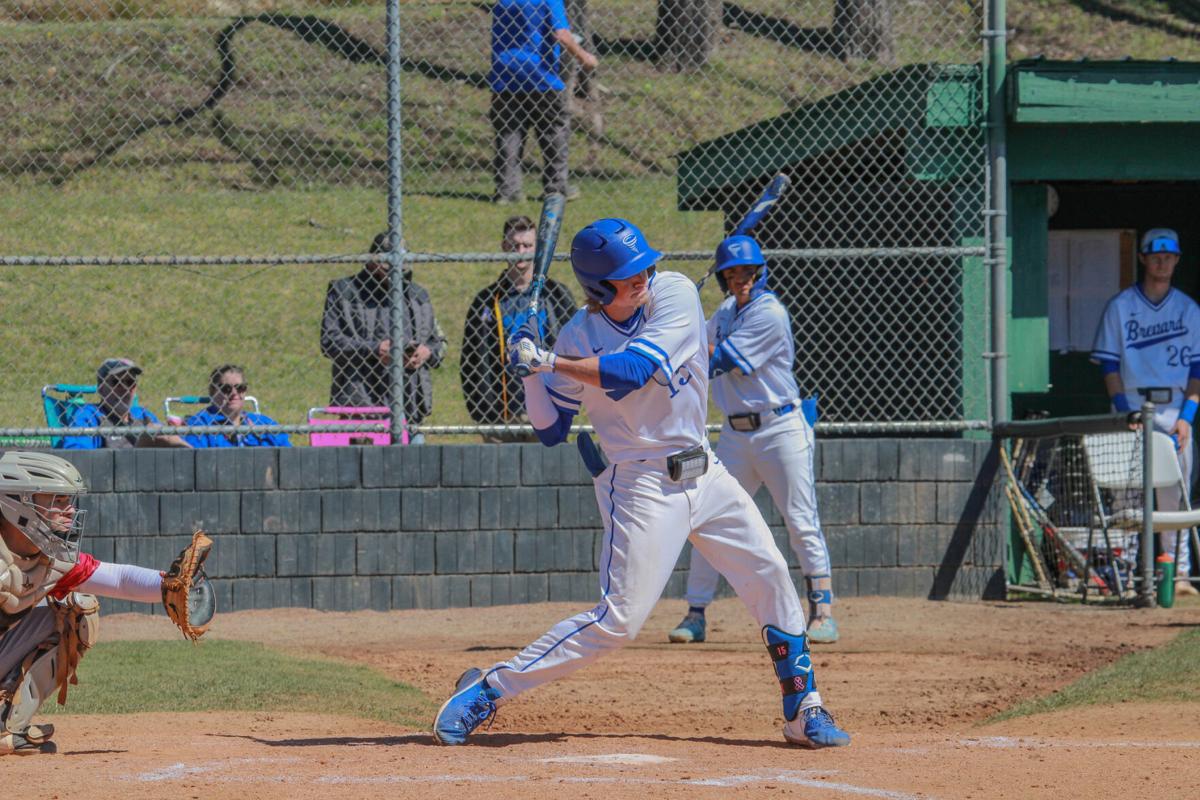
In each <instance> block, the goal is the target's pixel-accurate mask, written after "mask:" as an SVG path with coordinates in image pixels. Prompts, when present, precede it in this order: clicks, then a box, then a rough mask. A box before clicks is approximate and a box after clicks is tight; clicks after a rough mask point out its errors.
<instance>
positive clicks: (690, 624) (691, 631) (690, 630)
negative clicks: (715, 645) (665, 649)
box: [667, 612, 705, 644]
mask: <svg viewBox="0 0 1200 800" xmlns="http://www.w3.org/2000/svg"><path fill="white" fill-rule="evenodd" d="M704 625H705V621H704V615H703V614H696V613H693V612H688V615H687V616H686V617H684V618H683V621H682V622H680V623H679V624H678V625H677V626H675V630H673V631H671V632H670V633H668V634H667V638H668V639H670V640H671V641H672V642H674V643H675V644H684V643H686V642H703V641H704Z"/></svg>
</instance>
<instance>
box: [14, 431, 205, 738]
mask: <svg viewBox="0 0 1200 800" xmlns="http://www.w3.org/2000/svg"><path fill="white" fill-rule="evenodd" d="M86 491H87V486H86V485H85V484H84V482H83V477H82V476H81V475H80V474H79V471H78V470H77V469H75V467H74V466H73V465H72V464H71V463H70V462H69V461H66V460H65V459H62V458H59V457H58V456H52V455H49V454H47V453H35V452H19V451H8V452H4V453H2V454H0V756H3V755H8V754H10V753H15V754H22V755H25V754H35V753H53V752H55V750H56V748H55V746H54V743H53V742H52V741H50V738H51V736H53V734H54V727H53V726H52V725H34V724H33V715H34V714H36V713H37V711H38V709H39V708H40V707H41V705H42V703H44V702H45V701H46V699H47V698H48V697H50V696H51V695H52V694H53V693H54V692H55V691H56V690H57V692H58V702H59V704H60V705H61V704H64V703H65V702H66V696H67V686H68V685H69V684H73V683H77V682H78V681H77V679H76V677H75V670H76V667H77V666H78V664H79V659H80V658H81V657H82V656H83V654H84V653H85V652H86V651H87V650H88V648H89V647H91V646H92V645H93V644H95V642H96V631H97V627H98V624H99V617H98V614H97V612H98V611H99V608H100V604H99V601H97V599H96V597H95V595H101V596H103V597H112V598H116V599H118V600H134V601H137V602H142V603H153V602H159V601H161V602H162V603H163V605H164V606H165V607H166V610H167V614H168V615H169V616H170V617H171V620H172V621H173V622H175V624H177V625H179V627H180V629H181V630H183V632H184V635H185V636H187V637H189V638H191V639H192V640H193V641H195V639H196V638H197V637H199V636H200V635H201V634H202V633H204V631H205V630H207V627H208V623H209V622H210V621H211V620H212V617H213V614H214V612H215V610H216V604H215V602H214V599H215V596H214V593H213V589H212V586H211V585H210V584H209V582H208V578H207V577H206V576H205V574H204V570H203V564H204V559H205V558H206V557H207V556H208V552H209V549H210V548H211V547H212V541H211V540H210V539H209V538H208V537H207V536H205V535H204V534H203V533H200V532H199V531H197V532H196V534H195V535H194V536H193V537H192V544H191V545H189V546H188V547H187V548H186V549H185V550H184V551H183V552H182V553H180V555H179V557H178V558H177V559H176V560H175V562H174V563H173V564H172V565H171V569H170V570H169V571H168V572H165V573H163V572H159V571H157V570H152V569H145V568H143V567H136V566H133V565H131V564H103V563H101V562H99V561H97V560H96V559H95V558H93V557H92V556H90V555H88V554H87V553H80V552H79V540H80V537H81V535H82V533H83V517H84V512H82V511H80V510H79V508H78V501H79V496H80V495H82V494H84V493H85V492H86Z"/></svg>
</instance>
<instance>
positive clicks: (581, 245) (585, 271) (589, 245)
mask: <svg viewBox="0 0 1200 800" xmlns="http://www.w3.org/2000/svg"><path fill="white" fill-rule="evenodd" d="M660 258H662V253H660V252H658V251H657V250H655V249H654V248H653V247H651V246H650V244H649V243H648V242H647V241H646V237H645V236H643V235H642V232H641V231H640V230H638V229H637V226H636V225H634V224H633V223H632V222H629V221H628V220H624V219H616V218H607V219H598V220H596V221H595V222H593V223H592V224H591V225H588V226H587V227H586V228H584V229H583V230H581V231H580V232H579V233H577V234H575V238H574V239H573V240H571V267H572V268H574V270H575V277H576V278H578V279H579V283H580V285H582V286H583V290H584V291H585V292H587V296H588V297H589V298H591V299H592V300H595V301H596V302H597V303H599V304H600V305H602V306H606V305H608V304H609V303H611V302H612V301H613V298H615V297H616V296H617V290H616V287H614V286H613V285H612V283H611V281H614V280H622V279H624V278H632V277H633V276H634V275H637V274H638V273H639V272H645V271H646V270H648V269H650V268H651V267H653V266H654V265H655V264H656V263H657V262H658V260H659V259H660Z"/></svg>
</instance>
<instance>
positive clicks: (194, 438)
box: [183, 406, 292, 447]
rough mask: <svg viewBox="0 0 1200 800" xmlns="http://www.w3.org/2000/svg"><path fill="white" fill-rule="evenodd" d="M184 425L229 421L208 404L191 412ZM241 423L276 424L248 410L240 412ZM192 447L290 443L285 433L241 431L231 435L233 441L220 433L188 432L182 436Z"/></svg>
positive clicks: (280, 444)
mask: <svg viewBox="0 0 1200 800" xmlns="http://www.w3.org/2000/svg"><path fill="white" fill-rule="evenodd" d="M184 424H185V425H229V424H230V423H229V421H228V420H227V419H225V415H224V414H220V413H218V412H217V410H216V409H215V408H213V407H212V406H209V407H208V408H206V409H204V410H203V411H201V412H199V413H197V414H192V415H191V416H190V417H188V418H187V419H186V420H184ZM242 424H243V425H277V424H278V423H277V422H275V420H273V419H271V418H270V417H268V416H265V415H263V414H251V413H250V412H249V411H243V412H242ZM183 438H184V439H185V440H186V441H187V443H188V444H190V445H191V446H192V447H291V446H292V443H291V442H290V441H288V436H287V434H286V433H241V434H236V435H233V439H234V441H232V442H231V441H229V438H230V437H229V436H227V435H225V434H222V433H206V434H203V435H197V434H188V435H187V436H185V437H183Z"/></svg>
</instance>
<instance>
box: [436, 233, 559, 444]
mask: <svg viewBox="0 0 1200 800" xmlns="http://www.w3.org/2000/svg"><path fill="white" fill-rule="evenodd" d="M503 236H504V238H503V239H502V240H501V242H500V248H501V249H502V250H503V251H504V252H506V253H519V254H521V255H522V256H525V258H523V259H521V260H520V261H516V262H513V263H512V264H509V265H508V266H507V267H506V268H505V270H504V272H502V273H501V274H500V277H498V278H497V279H496V280H495V281H494V282H493V283H492V284H490V285H489V286H487V287H486V288H484V289H483V290H482V291H480V292H479V293H478V294H476V295H475V299H474V300H473V301H472V302H471V307H470V308H469V309H468V310H467V320H466V324H465V326H464V328H463V352H462V361H461V362H460V363H459V378H460V379H461V380H462V388H463V395H464V396H465V398H466V401H467V411H468V412H469V413H470V415H471V419H473V420H475V421H476V422H478V423H479V424H480V425H526V424H528V423H529V418H528V417H527V416H526V415H525V387H524V385H523V384H522V383H521V380H520V379H519V378H516V377H514V376H513V375H512V374H510V373H509V372H508V370H506V369H505V364H506V363H507V361H508V358H507V354H506V353H505V348H506V347H507V342H508V339H509V337H510V336H512V334H513V333H514V332H515V331H516V330H517V328H519V327H521V325H522V323H524V321H525V320H526V318H528V316H529V301H530V300H531V299H532V297H531V296H530V291H529V290H530V287H531V285H532V283H533V259H532V256H533V253H534V250H535V249H536V243H537V226H536V225H535V224H534V222H533V220H531V219H530V218H529V217H526V216H516V217H509V218H508V219H507V220H505V222H504V231H503ZM578 309H579V304H578V303H576V302H575V298H574V297H572V295H571V290H570V289H568V288H567V287H566V286H564V285H563V284H561V283H559V282H558V281H554V280H550V279H547V280H546V285H545V286H543V287H542V301H541V304H540V308H539V309H538V327H539V328H540V330H541V332H542V340H543V341H544V342H545V346H546V347H547V348H552V347H553V346H554V340H555V339H556V338H557V336H558V331H559V330H560V329H561V328H562V326H563V325H566V324H567V322H568V321H569V320H570V319H571V317H573V316H574V315H575V312H576V311H577V310H578ZM483 440H484V441H485V442H514V441H524V442H536V441H538V439H537V437H536V436H535V435H534V434H533V432H532V431H530V432H529V433H527V434H521V433H508V434H484V436H483Z"/></svg>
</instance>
